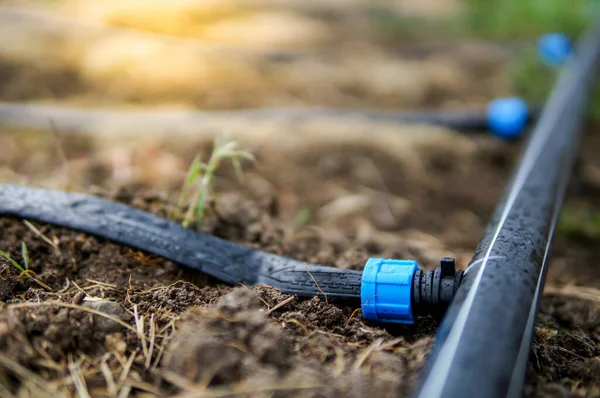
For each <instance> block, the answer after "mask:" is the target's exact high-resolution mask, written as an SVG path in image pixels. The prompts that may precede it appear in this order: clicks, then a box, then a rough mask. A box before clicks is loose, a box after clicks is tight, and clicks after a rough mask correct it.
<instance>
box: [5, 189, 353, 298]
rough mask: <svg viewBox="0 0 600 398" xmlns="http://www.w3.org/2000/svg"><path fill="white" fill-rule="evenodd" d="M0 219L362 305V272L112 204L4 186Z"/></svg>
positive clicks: (233, 280) (232, 279) (234, 279)
mask: <svg viewBox="0 0 600 398" xmlns="http://www.w3.org/2000/svg"><path fill="white" fill-rule="evenodd" d="M0 215H4V216H13V217H18V218H24V219H33V220H38V221H43V222H46V223H49V224H54V225H58V226H62V227H66V228H70V229H75V230H80V231H83V232H87V233H89V234H92V235H95V236H99V237H103V238H106V239H109V240H112V241H114V242H118V243H122V244H124V245H127V246H131V247H135V248H137V249H140V250H145V251H148V252H150V253H154V254H157V255H159V256H162V257H164V258H167V259H169V260H172V261H175V262H177V263H179V264H181V265H184V266H186V267H189V268H192V269H194V270H197V271H200V272H203V273H205V274H207V275H210V276H213V277H215V278H217V279H219V280H221V281H223V282H225V283H228V284H231V285H235V284H239V283H243V284H245V285H251V286H253V285H268V286H273V287H277V288H279V289H281V290H282V291H283V292H285V293H289V294H296V295H298V296H300V297H314V296H321V297H324V295H323V292H325V294H326V295H327V298H328V299H331V300H336V301H341V302H344V303H347V304H348V305H356V306H359V305H360V285H361V275H362V272H360V271H352V270H341V269H337V268H333V267H327V266H321V265H313V264H306V263H303V262H300V261H296V260H292V259H289V258H285V257H281V256H277V255H274V254H269V253H265V252H260V251H256V250H252V249H249V248H246V247H243V246H240V245H237V244H234V243H231V242H228V241H225V240H223V239H219V238H217V237H214V236H210V235H206V234H203V233H200V232H196V231H193V230H191V229H187V228H183V227H182V226H180V225H178V224H176V223H174V222H170V221H168V220H165V219H162V218H159V217H156V216H154V215H152V214H149V213H146V212H144V211H141V210H137V209H134V208H132V207H129V206H127V205H124V204H121V203H116V202H113V201H111V200H107V199H103V198H99V197H95V196H91V195H86V194H78V193H65V192H60V191H53V190H45V189H34V188H27V187H21V186H16V185H0ZM311 275H312V278H314V279H315V280H313V279H312V278H311ZM315 281H317V283H318V285H319V288H317V286H316V284H315Z"/></svg>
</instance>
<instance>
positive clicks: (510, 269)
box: [417, 24, 600, 398]
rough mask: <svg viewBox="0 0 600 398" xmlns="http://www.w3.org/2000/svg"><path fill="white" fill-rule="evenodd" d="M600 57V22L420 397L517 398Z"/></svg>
mask: <svg viewBox="0 0 600 398" xmlns="http://www.w3.org/2000/svg"><path fill="white" fill-rule="evenodd" d="M599 59H600V24H597V25H595V26H594V27H592V28H591V29H590V30H589V31H588V32H587V33H586V35H585V36H584V37H583V39H582V40H581V42H580V43H579V46H578V48H577V49H576V51H575V53H574V55H573V56H572V57H571V59H570V60H569V61H568V63H567V64H566V65H565V69H564V70H563V71H562V73H561V75H560V77H559V80H558V82H557V84H556V86H555V88H554V91H553V93H552V95H551V96H550V98H549V100H548V102H547V104H546V106H545V107H544V109H543V111H542V114H541V116H540V120H539V122H538V123H537V126H536V127H535V129H534V131H533V133H532V135H531V137H530V140H529V142H528V144H527V146H526V149H525V151H524V153H523V156H522V159H521V161H520V164H519V166H518V167H517V169H516V170H515V172H514V175H513V178H512V180H511V184H510V185H509V186H508V188H507V191H506V194H505V197H504V199H503V200H502V202H501V203H500V204H499V205H498V207H497V209H496V212H495V215H494V217H493V219H492V222H491V223H490V224H489V226H488V228H487V230H486V232H485V235H484V237H483V239H482V240H481V243H480V244H479V247H478V248H477V250H476V252H475V256H474V257H473V259H472V260H471V263H470V266H469V268H468V269H467V271H465V273H464V275H463V280H462V283H461V286H460V288H459V289H458V291H457V293H456V296H455V298H454V300H453V301H452V303H451V305H450V308H449V309H448V312H447V313H446V316H445V319H444V320H443V322H442V323H441V325H440V327H439V329H438V333H437V339H436V343H435V345H434V348H433V352H432V354H431V356H430V358H429V360H428V363H427V365H426V369H425V372H424V377H423V379H422V384H421V386H420V388H419V390H418V391H417V395H418V397H420V398H438V397H467V398H468V397H492V398H493V397H507V396H508V397H518V396H520V395H521V391H522V388H523V383H524V377H525V370H526V364H527V359H528V356H529V352H530V346H531V339H532V335H533V330H534V325H535V318H536V314H537V310H538V304H539V300H540V296H541V292H542V290H543V286H544V279H545V276H546V271H547V267H548V261H549V258H550V248H551V243H552V237H553V234H554V229H555V225H556V222H557V218H558V215H559V212H560V208H561V205H562V201H563V196H564V194H565V190H566V187H567V183H568V180H569V176H570V172H571V169H572V166H573V162H574V159H575V156H576V152H577V148H578V143H579V137H580V125H581V123H582V119H583V116H584V110H585V105H586V102H587V99H588V95H589V89H590V87H591V85H592V82H593V78H594V75H595V70H596V64H597V63H598V61H599Z"/></svg>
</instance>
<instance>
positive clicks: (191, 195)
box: [177, 138, 255, 228]
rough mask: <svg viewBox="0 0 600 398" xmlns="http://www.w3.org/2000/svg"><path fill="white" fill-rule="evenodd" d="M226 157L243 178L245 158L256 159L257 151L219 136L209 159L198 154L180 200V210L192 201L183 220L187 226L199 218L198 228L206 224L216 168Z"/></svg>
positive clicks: (188, 174) (178, 203) (190, 168)
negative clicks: (251, 151)
mask: <svg viewBox="0 0 600 398" xmlns="http://www.w3.org/2000/svg"><path fill="white" fill-rule="evenodd" d="M226 159H229V160H231V163H232V165H233V168H234V169H235V173H236V175H237V176H238V178H239V179H240V180H241V179H242V178H243V174H242V165H241V160H242V159H246V160H250V161H254V160H255V158H254V155H252V154H251V153H250V152H247V151H244V150H242V149H240V148H239V147H238V144H237V142H235V141H228V140H224V139H218V138H217V139H215V143H214V146H213V151H212V154H211V156H210V159H209V160H208V163H204V162H202V161H201V160H200V157H199V156H196V158H194V160H193V161H192V164H191V165H190V167H189V169H188V173H187V176H186V179H185V182H184V185H183V189H182V190H181V195H180V196H179V200H178V201H177V210H178V211H179V210H181V209H182V208H183V207H184V206H185V203H188V205H187V211H186V212H185V217H184V219H183V222H182V225H183V226H184V227H189V225H190V223H191V222H192V221H195V223H196V226H197V228H200V227H201V226H202V223H203V222H204V212H205V209H206V203H207V200H208V197H209V196H210V194H211V193H212V184H213V180H214V177H215V172H216V170H217V168H218V167H219V165H220V164H221V161H223V160H226Z"/></svg>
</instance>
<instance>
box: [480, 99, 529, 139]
mask: <svg viewBox="0 0 600 398" xmlns="http://www.w3.org/2000/svg"><path fill="white" fill-rule="evenodd" d="M486 117H487V123H488V128H489V130H490V131H491V132H492V133H493V134H494V135H496V136H498V137H500V138H503V139H508V140H511V139H515V138H518V137H519V136H520V135H521V133H523V130H525V127H526V126H527V120H528V119H529V109H528V107H527V103H526V102H525V101H523V100H522V99H521V98H519V97H509V98H497V99H495V100H492V101H490V103H489V104H488V106H487V112H486Z"/></svg>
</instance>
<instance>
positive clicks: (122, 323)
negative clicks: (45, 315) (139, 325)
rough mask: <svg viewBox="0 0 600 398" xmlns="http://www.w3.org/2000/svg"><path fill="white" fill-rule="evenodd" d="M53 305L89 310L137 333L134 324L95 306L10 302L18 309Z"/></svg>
mask: <svg viewBox="0 0 600 398" xmlns="http://www.w3.org/2000/svg"><path fill="white" fill-rule="evenodd" d="M52 306H56V307H64V308H71V309H74V310H78V311H85V312H89V313H90V314H94V315H98V316H101V317H104V318H106V319H110V320H111V321H113V322H116V323H118V324H119V325H121V326H123V327H124V328H126V329H128V330H131V331H132V332H134V333H137V330H136V329H135V328H134V327H133V326H131V325H129V324H128V323H125V322H123V321H122V320H120V319H119V318H116V317H114V316H112V315H108V314H105V313H104V312H101V311H98V310H95V309H93V308H87V307H83V306H81V305H75V304H69V303H63V302H62V301H44V302H40V303H19V304H9V305H8V308H14V309H17V308H29V307H52Z"/></svg>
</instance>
